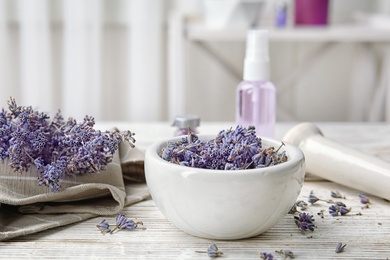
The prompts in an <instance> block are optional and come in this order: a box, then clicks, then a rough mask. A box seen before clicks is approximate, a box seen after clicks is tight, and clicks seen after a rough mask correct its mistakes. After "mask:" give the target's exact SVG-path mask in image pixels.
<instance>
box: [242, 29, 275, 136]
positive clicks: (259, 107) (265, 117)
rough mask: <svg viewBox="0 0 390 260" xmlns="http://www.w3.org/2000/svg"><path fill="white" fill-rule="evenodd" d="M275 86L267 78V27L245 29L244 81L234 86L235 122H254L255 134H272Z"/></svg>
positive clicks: (273, 127)
mask: <svg viewBox="0 0 390 260" xmlns="http://www.w3.org/2000/svg"><path fill="white" fill-rule="evenodd" d="M275 121H276V89H275V86H274V85H273V84H272V83H271V82H270V81H269V57H268V31H266V30H251V31H248V33H247V44H246V52H245V60H244V75H243V81H242V82H241V83H240V84H239V85H238V86H237V93H236V123H237V124H239V125H242V126H244V127H248V126H250V125H253V126H255V127H256V134H257V135H258V136H268V137H274V135H275Z"/></svg>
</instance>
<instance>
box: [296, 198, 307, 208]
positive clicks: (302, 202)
mask: <svg viewBox="0 0 390 260" xmlns="http://www.w3.org/2000/svg"><path fill="white" fill-rule="evenodd" d="M296 205H297V207H300V208H301V210H306V209H307V206H308V204H307V203H306V202H305V201H303V200H299V201H297V202H296Z"/></svg>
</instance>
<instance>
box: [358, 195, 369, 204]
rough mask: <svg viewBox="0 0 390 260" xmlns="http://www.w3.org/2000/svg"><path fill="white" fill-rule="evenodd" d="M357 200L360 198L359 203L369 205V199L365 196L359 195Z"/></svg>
mask: <svg viewBox="0 0 390 260" xmlns="http://www.w3.org/2000/svg"><path fill="white" fill-rule="evenodd" d="M359 198H360V203H362V204H370V199H369V198H368V197H367V196H366V195H364V194H359Z"/></svg>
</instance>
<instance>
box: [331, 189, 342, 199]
mask: <svg viewBox="0 0 390 260" xmlns="http://www.w3.org/2000/svg"><path fill="white" fill-rule="evenodd" d="M330 196H332V198H336V199H345V196H343V195H342V194H341V193H340V192H339V191H333V190H332V191H331V192H330Z"/></svg>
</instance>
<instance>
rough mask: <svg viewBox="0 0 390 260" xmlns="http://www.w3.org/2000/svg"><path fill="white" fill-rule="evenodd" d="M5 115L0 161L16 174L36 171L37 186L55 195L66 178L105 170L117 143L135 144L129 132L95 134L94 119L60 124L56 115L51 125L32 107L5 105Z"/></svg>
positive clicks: (0, 116) (12, 101)
mask: <svg viewBox="0 0 390 260" xmlns="http://www.w3.org/2000/svg"><path fill="white" fill-rule="evenodd" d="M8 108H9V111H8V112H6V111H5V110H4V109H3V110H2V112H1V113H0V159H1V160H3V161H4V160H5V159H6V158H9V163H10V166H11V167H12V168H13V169H14V170H15V171H17V172H24V171H27V170H28V169H29V168H30V167H31V166H36V167H37V169H38V170H39V175H38V184H39V185H45V186H48V187H50V190H51V191H59V190H60V184H59V182H60V181H61V180H62V179H63V177H64V176H66V175H77V174H87V173H98V172H101V171H103V170H105V169H106V168H107V164H108V163H110V162H111V161H112V157H113V154H114V153H115V152H116V151H117V149H118V146H119V143H120V142H121V141H128V142H129V144H130V145H131V146H132V147H133V146H134V145H133V144H132V143H134V142H135V140H134V137H133V134H132V133H131V132H130V131H126V132H119V131H105V132H102V131H98V130H95V129H93V126H94V124H95V121H94V118H93V117H90V116H86V117H85V118H84V120H83V122H81V123H77V122H76V120H74V119H72V118H69V119H68V120H67V121H64V119H63V117H62V116H61V112H60V111H58V112H57V114H56V115H55V116H54V118H53V120H52V121H49V116H48V115H46V114H45V113H40V112H37V111H34V110H33V109H32V107H30V106H29V107H25V106H18V105H17V104H16V102H15V99H13V98H11V99H10V100H9V101H8Z"/></svg>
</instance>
